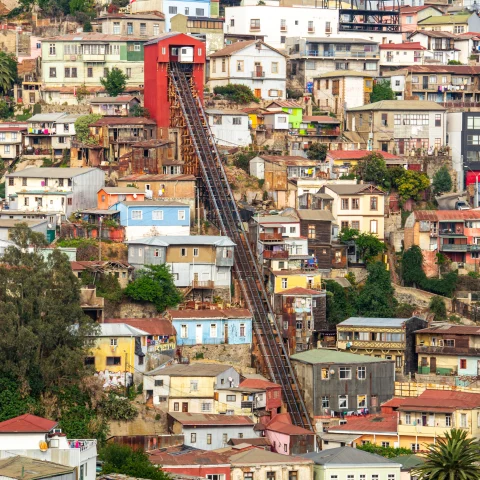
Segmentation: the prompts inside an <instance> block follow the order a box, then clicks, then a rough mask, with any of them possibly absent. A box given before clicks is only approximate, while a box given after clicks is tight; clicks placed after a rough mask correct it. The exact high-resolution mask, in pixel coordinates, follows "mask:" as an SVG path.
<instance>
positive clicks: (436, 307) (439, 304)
mask: <svg viewBox="0 0 480 480" xmlns="http://www.w3.org/2000/svg"><path fill="white" fill-rule="evenodd" d="M428 308H429V309H430V312H431V313H433V315H434V318H435V321H436V322H439V321H441V320H446V319H447V307H446V305H445V300H444V299H443V298H442V297H432V298H431V300H430V305H429V306H428Z"/></svg>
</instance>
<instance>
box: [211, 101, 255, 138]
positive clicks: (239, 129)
mask: <svg viewBox="0 0 480 480" xmlns="http://www.w3.org/2000/svg"><path fill="white" fill-rule="evenodd" d="M206 112H207V115H208V124H209V125H210V129H211V130H212V134H213V136H214V137H215V141H216V142H217V144H218V145H225V146H227V147H232V148H233V147H245V146H247V145H250V143H252V137H251V136H250V130H249V128H248V114H246V113H244V112H240V111H237V110H216V109H211V110H206Z"/></svg>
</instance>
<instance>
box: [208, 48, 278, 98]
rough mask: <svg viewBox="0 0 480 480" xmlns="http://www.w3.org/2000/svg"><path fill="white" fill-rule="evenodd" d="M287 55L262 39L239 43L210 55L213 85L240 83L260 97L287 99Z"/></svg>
mask: <svg viewBox="0 0 480 480" xmlns="http://www.w3.org/2000/svg"><path fill="white" fill-rule="evenodd" d="M286 81H287V61H286V58H285V55H284V54H283V53H280V52H279V51H278V50H276V49H275V48H273V47H271V46H270V45H267V44H266V43H264V42H261V41H259V40H248V41H244V42H235V43H232V44H231V45H228V46H226V47H225V48H222V49H221V50H218V51H216V52H215V53H212V54H211V55H210V77H209V85H210V86H211V87H212V88H214V87H216V86H222V85H228V84H229V83H240V84H242V85H247V86H248V87H250V88H251V89H252V91H253V92H254V93H255V96H256V97H257V98H264V99H270V98H285V95H286V91H285V90H286Z"/></svg>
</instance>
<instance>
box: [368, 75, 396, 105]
mask: <svg viewBox="0 0 480 480" xmlns="http://www.w3.org/2000/svg"><path fill="white" fill-rule="evenodd" d="M381 100H395V93H393V90H392V86H391V84H390V81H389V80H380V81H378V82H376V83H375V84H374V85H373V88H372V93H371V94H370V103H375V102H380V101H381Z"/></svg>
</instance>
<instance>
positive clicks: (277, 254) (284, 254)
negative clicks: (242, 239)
mask: <svg viewBox="0 0 480 480" xmlns="http://www.w3.org/2000/svg"><path fill="white" fill-rule="evenodd" d="M263 258H264V259H268V260H276V259H287V258H288V251H287V250H277V251H273V250H264V251H263Z"/></svg>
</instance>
